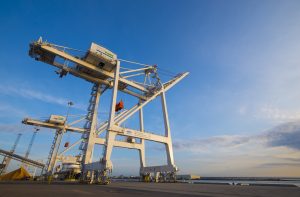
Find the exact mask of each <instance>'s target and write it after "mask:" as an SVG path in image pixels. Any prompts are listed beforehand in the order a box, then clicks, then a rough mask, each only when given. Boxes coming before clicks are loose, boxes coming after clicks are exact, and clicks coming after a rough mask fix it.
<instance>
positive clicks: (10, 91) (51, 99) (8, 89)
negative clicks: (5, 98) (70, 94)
mask: <svg viewBox="0 0 300 197" xmlns="http://www.w3.org/2000/svg"><path fill="white" fill-rule="evenodd" d="M0 94H4V95H10V96H21V97H23V98H27V99H36V100H39V101H42V102H46V103H52V104H57V105H62V106H66V105H67V103H68V102H69V100H68V99H66V98H61V97H56V96H52V95H49V94H46V93H42V92H39V91H36V90H32V89H29V88H24V87H15V86H4V85H0ZM73 107H74V108H77V109H81V110H86V107H85V106H84V105H83V104H80V103H76V105H74V106H73Z"/></svg>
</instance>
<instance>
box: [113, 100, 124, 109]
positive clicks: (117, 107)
mask: <svg viewBox="0 0 300 197" xmlns="http://www.w3.org/2000/svg"><path fill="white" fill-rule="evenodd" d="M121 109H124V103H123V101H122V100H121V101H120V102H119V103H117V104H116V108H115V112H118V111H120V110H121Z"/></svg>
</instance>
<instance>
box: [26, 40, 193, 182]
mask: <svg viewBox="0 0 300 197" xmlns="http://www.w3.org/2000/svg"><path fill="white" fill-rule="evenodd" d="M74 51H78V50H76V49H72V48H68V47H64V46H59V45H55V44H51V43H48V42H43V41H42V39H41V38H40V39H39V40H38V41H36V42H33V43H31V44H30V51H29V55H30V56H31V57H33V58H35V59H36V60H38V61H42V62H45V63H48V64H50V65H53V66H55V67H57V68H58V71H56V72H57V73H58V74H59V75H60V77H63V76H65V75H67V74H68V73H69V74H72V75H74V76H76V77H79V78H82V79H85V80H87V81H89V82H92V83H93V87H92V91H91V98H90V101H89V107H88V110H87V111H88V113H87V116H86V117H85V120H86V123H85V125H84V127H83V128H72V127H71V126H70V125H67V124H65V123H63V124H55V123H51V122H49V121H48V122H47V121H46V122H45V121H44V122H42V121H38V120H32V119H25V120H24V121H23V123H25V124H31V125H36V126H42V125H44V126H46V127H49V128H54V129H56V135H58V136H60V137H56V138H55V139H54V142H53V144H54V145H53V147H52V148H51V151H50V155H49V161H48V163H47V172H48V173H52V170H53V167H54V165H55V161H56V160H57V159H58V158H59V157H61V156H62V154H64V153H65V152H66V151H68V150H70V149H71V148H73V147H75V146H76V145H78V144H80V150H81V157H80V162H81V173H82V175H81V178H82V180H83V181H87V182H89V183H103V184H107V183H108V182H109V176H110V173H111V171H112V162H111V154H112V150H113V147H122V148H128V149H136V150H138V151H139V155H140V175H141V176H142V177H146V178H148V177H149V175H151V176H152V175H154V176H155V180H158V178H161V179H162V180H175V173H176V172H177V171H178V169H177V167H176V165H175V163H174V157H173V148H172V138H171V131H170V123H169V118H168V111H167V104H166V96H165V93H166V92H167V91H168V90H169V89H170V88H172V87H173V86H174V85H175V84H177V83H178V82H179V81H181V80H182V79H183V78H184V77H186V76H187V75H188V72H184V73H180V74H178V75H176V76H174V77H172V78H171V79H170V80H169V81H166V82H162V81H161V79H160V78H159V72H158V71H159V68H158V67H157V66H156V65H145V64H140V63H136V62H131V61H127V60H122V59H118V58H117V55H116V54H114V53H113V52H111V51H109V50H108V49H106V48H103V47H101V46H99V45H97V44H95V43H92V45H91V48H90V49H89V50H88V51H87V52H85V55H84V56H83V57H77V56H75V55H73V54H72V52H74ZM121 62H127V63H132V64H139V65H140V68H137V69H132V68H127V67H126V68H125V67H121V65H120V64H121ZM107 89H112V95H111V104H110V113H109V118H108V120H107V121H106V122H104V123H103V124H101V125H98V124H99V123H98V124H97V117H98V109H99V107H100V104H99V100H100V97H101V96H102V95H103V93H104V92H105V91H106V90H107ZM118 91H122V92H124V93H126V94H129V95H131V96H133V97H136V98H137V103H136V105H134V106H132V107H131V108H130V109H127V110H125V109H123V103H122V101H121V102H120V103H117V95H118ZM156 98H160V99H161V104H162V109H163V110H162V111H163V120H164V125H165V126H164V129H165V134H164V135H157V134H153V132H148V131H145V129H144V120H143V108H144V107H145V106H146V105H147V104H148V103H150V102H151V101H153V100H154V99H156ZM122 109H123V110H122ZM135 113H139V123H140V128H139V130H135V129H131V128H126V127H124V126H122V125H123V124H122V123H124V122H125V121H126V120H128V118H130V117H132V116H133V115H134V114H135ZM65 131H71V132H80V133H82V137H81V139H80V140H79V141H77V142H76V143H74V144H72V145H71V146H69V147H67V148H66V149H65V150H64V151H63V152H61V153H60V154H58V153H57V151H58V148H59V144H60V141H61V136H62V133H64V132H65ZM105 131H106V136H105V138H101V137H100V134H101V133H103V132H105ZM117 136H123V138H125V140H118V139H119V138H116V137H117ZM137 139H139V140H137ZM145 140H149V141H153V142H158V143H162V144H164V145H165V148H166V155H167V164H166V165H162V166H147V165H146V162H145ZM96 144H99V145H103V146H104V151H103V155H102V158H99V160H98V161H92V158H93V151H94V146H95V145H96Z"/></svg>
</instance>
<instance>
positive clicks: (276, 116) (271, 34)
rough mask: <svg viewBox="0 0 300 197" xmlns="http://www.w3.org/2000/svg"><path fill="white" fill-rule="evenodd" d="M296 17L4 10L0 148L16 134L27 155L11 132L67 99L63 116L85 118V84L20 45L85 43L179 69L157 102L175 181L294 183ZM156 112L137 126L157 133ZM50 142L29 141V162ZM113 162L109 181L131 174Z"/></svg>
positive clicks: (208, 9)
mask: <svg viewBox="0 0 300 197" xmlns="http://www.w3.org/2000/svg"><path fill="white" fill-rule="evenodd" d="M299 9H300V3H299V1H156V0H154V1H109V2H108V1H63V2H62V1H51V2H50V1H26V2H25V1H9V2H3V3H2V5H1V7H0V22H1V26H0V30H1V31H0V35H1V36H0V43H1V46H0V52H1V53H0V58H1V63H0V69H1V72H0V78H1V83H0V112H1V113H0V118H1V119H0V128H1V131H0V132H1V133H0V136H1V137H0V147H1V148H4V149H10V147H11V146H12V144H13V142H14V140H15V137H16V134H17V133H18V132H20V131H21V132H22V133H23V137H22V139H21V142H20V144H19V146H18V147H17V153H20V154H24V153H25V151H26V148H27V144H28V143H29V139H30V137H31V135H32V131H33V128H32V127H24V126H22V125H21V123H20V122H21V120H22V118H24V117H25V116H30V117H37V118H39V117H47V116H48V115H49V114H65V113H66V103H67V102H68V101H69V100H72V101H73V102H74V103H75V106H74V108H72V109H71V113H73V114H84V113H85V108H86V107H87V102H88V99H89V92H90V88H91V84H89V83H88V82H85V81H83V80H81V79H78V78H75V77H73V76H67V77H65V78H63V79H60V78H58V76H57V75H56V74H55V73H54V70H55V69H54V68H52V67H51V66H49V65H46V64H44V63H41V62H36V61H34V60H33V59H32V58H30V57H29V56H28V48H29V47H28V45H29V43H30V42H31V41H33V40H36V39H37V38H38V37H39V36H42V37H43V38H44V39H46V40H48V41H49V42H52V43H56V44H59V45H64V46H70V47H73V48H77V49H82V50H86V49H88V47H89V45H90V43H91V42H95V43H98V44H101V45H104V46H105V47H107V48H109V49H110V50H112V51H113V52H115V53H116V54H117V55H118V57H120V58H123V59H128V60H135V61H138V62H143V63H148V64H158V66H159V67H162V68H164V69H166V70H169V71H172V72H174V73H179V72H182V71H189V72H190V75H189V76H188V77H187V78H186V79H185V80H183V81H182V82H181V83H179V84H178V85H177V86H175V87H174V88H173V89H172V90H170V91H169V92H168V93H167V101H168V110H169V116H170V120H171V129H172V135H173V142H174V151H175V161H176V164H177V165H178V166H179V168H180V170H181V172H180V173H196V174H199V175H202V176H300V174H299V172H300V164H299V161H300V152H299V150H300V145H299V144H300V141H299V139H300V137H299V135H300V123H299V118H300V102H299V100H300V94H299V91H298V84H299V82H300V72H299V71H300V69H299V68H300V67H299V63H300V56H299V51H300V50H299V49H300V37H299V35H300V22H299V21H300V12H299ZM108 97H109V93H108V94H107V95H106V97H105V96H104V97H103V99H101V103H102V106H103V107H104V108H103V109H101V110H102V111H101V112H103V114H102V115H101V114H100V116H99V118H100V119H104V118H103V117H105V116H106V114H105V112H106V110H107V106H108V104H109V101H108V99H109V98H108ZM121 97H122V95H121ZM121 97H120V98H121ZM124 98H126V100H128V99H127V97H125V96H124ZM126 102H127V101H126ZM128 102H129V101H128ZM159 110H160V109H159V105H158V103H157V102H154V104H152V105H151V106H149V107H148V108H147V109H146V112H148V114H145V118H146V121H147V122H146V123H145V124H146V129H149V130H151V131H154V130H155V131H157V132H158V133H160V132H162V130H161V129H162V127H161V126H159V125H160V124H162V121H161V114H160V111H159ZM131 124H132V126H134V125H133V124H134V123H131ZM53 135H54V132H53V131H50V130H46V129H42V130H41V131H40V132H39V133H38V135H37V138H36V141H35V144H34V146H33V150H32V154H31V157H32V158H35V159H41V158H42V159H45V158H46V157H47V155H48V152H49V148H50V144H51V141H52V138H53ZM78 138H79V136H78V135H73V134H67V135H66V136H65V139H64V141H75V140H76V139H78ZM147 147H148V148H149V150H147V152H146V154H147V155H146V156H147V158H148V159H147V163H148V164H149V165H155V164H163V162H164V161H165V159H164V158H163V156H164V154H163V153H162V151H161V146H160V145H156V144H154V143H148V144H147ZM97 150H98V149H97ZM96 152H97V151H96ZM100 152H101V151H99V153H100ZM73 154H75V152H74V153H73ZM96 155H97V153H96ZM112 160H113V162H114V168H115V171H114V173H115V174H137V173H138V168H139V167H138V165H139V162H138V154H137V152H135V151H129V150H121V149H115V150H114V152H113V158H112ZM15 166H16V165H13V166H12V168H13V167H15Z"/></svg>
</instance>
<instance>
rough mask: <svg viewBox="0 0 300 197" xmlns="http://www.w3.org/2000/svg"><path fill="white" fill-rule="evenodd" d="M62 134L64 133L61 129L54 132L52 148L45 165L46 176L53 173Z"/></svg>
mask: <svg viewBox="0 0 300 197" xmlns="http://www.w3.org/2000/svg"><path fill="white" fill-rule="evenodd" d="M63 134H64V131H63V130H62V129H57V130H56V132H55V136H54V139H53V142H52V146H51V149H50V153H49V157H48V161H47V164H46V175H48V176H49V175H52V173H53V168H54V166H55V163H56V159H57V152H58V150H59V146H60V143H61V140H62V137H63Z"/></svg>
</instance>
